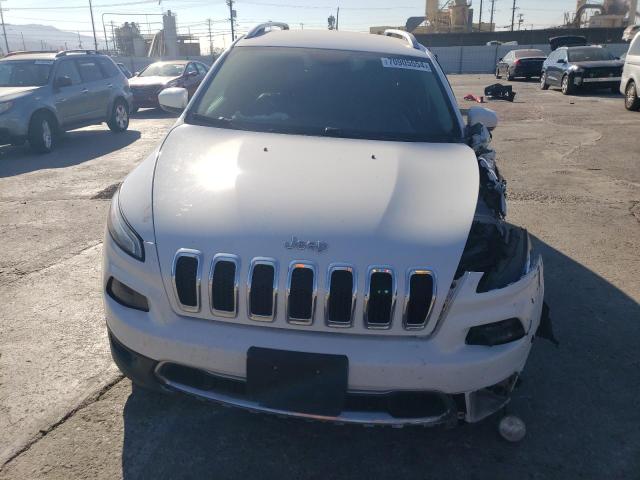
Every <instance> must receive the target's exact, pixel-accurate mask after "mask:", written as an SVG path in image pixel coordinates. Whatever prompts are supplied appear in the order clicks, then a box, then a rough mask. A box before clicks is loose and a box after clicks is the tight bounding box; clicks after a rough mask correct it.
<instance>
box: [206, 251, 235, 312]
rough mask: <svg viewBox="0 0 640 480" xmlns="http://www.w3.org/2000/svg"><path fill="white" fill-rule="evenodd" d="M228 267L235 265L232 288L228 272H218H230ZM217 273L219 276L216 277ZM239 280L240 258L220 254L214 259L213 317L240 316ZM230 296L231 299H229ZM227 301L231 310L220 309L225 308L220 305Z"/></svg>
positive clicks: (212, 273)
mask: <svg viewBox="0 0 640 480" xmlns="http://www.w3.org/2000/svg"><path fill="white" fill-rule="evenodd" d="M228 265H233V270H234V271H233V275H232V278H231V286H229V285H228V283H229V279H228V278H227V277H228V275H229V274H228V272H226V271H219V270H218V269H220V270H223V269H224V270H228V269H229V266H228ZM216 272H217V273H218V275H216ZM239 278H240V257H238V256H237V255H231V254H227V253H219V254H217V255H215V256H214V257H213V260H211V267H210V269H209V307H210V308H211V313H212V314H213V315H216V316H219V317H227V318H235V317H236V316H237V315H238V290H239ZM229 290H231V292H230V294H229V292H228V291H229ZM229 296H230V297H231V298H228V297H229ZM225 301H226V303H227V304H229V303H230V304H231V306H232V308H231V309H228V308H226V309H225V308H218V307H223V306H225V305H220V304H219V303H223V304H224V302H225Z"/></svg>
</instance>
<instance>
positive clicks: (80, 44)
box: [78, 32, 82, 50]
mask: <svg viewBox="0 0 640 480" xmlns="http://www.w3.org/2000/svg"><path fill="white" fill-rule="evenodd" d="M78 48H79V49H80V50H82V38H80V32H78Z"/></svg>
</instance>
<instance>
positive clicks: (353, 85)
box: [104, 23, 544, 425]
mask: <svg viewBox="0 0 640 480" xmlns="http://www.w3.org/2000/svg"><path fill="white" fill-rule="evenodd" d="M276 26H277V27H280V29H274V28H272V27H276ZM160 101H161V104H162V105H163V106H164V108H167V109H170V108H174V109H175V108H185V107H186V108H185V110H184V112H183V114H182V116H181V117H180V119H179V120H178V121H177V123H176V124H175V126H173V128H172V129H171V131H170V132H169V133H168V134H167V135H166V137H165V138H164V140H163V141H162V143H161V145H160V146H159V147H158V149H157V150H156V151H155V152H154V153H153V154H152V155H151V156H150V157H149V158H148V159H147V160H145V161H144V162H143V163H142V164H140V165H139V166H138V167H137V168H136V169H135V170H134V171H133V172H132V173H131V174H130V175H129V176H128V177H127V178H126V180H125V181H124V183H123V184H122V186H121V187H120V190H119V191H118V192H117V193H116V195H115V196H114V198H113V203H112V205H111V211H110V214H109V221H108V232H107V234H106V239H105V248H104V291H105V296H104V299H105V300H104V301H105V309H106V321H107V327H108V330H109V338H110V341H111V347H112V353H113V357H114V359H115V362H116V363H117V364H118V366H119V367H120V369H121V370H122V371H123V372H124V373H125V374H126V375H127V376H128V377H130V378H131V379H132V380H133V382H134V383H136V384H138V385H141V386H145V387H149V388H155V389H161V390H165V391H180V392H186V393H188V394H192V395H196V396H198V397H201V398H206V399H210V400H214V401H217V402H221V403H223V404H228V405H235V406H239V407H242V408H246V409H249V410H254V411H263V412H270V413H277V414H284V415H291V416H296V417H305V418H313V419H321V420H332V421H335V422H340V423H358V424H367V425H404V424H414V425H434V424H441V423H451V422H457V421H458V420H460V419H462V420H466V421H468V422H475V421H478V420H480V419H482V418H484V417H486V416H488V415H490V414H491V413H493V412H495V411H497V410H498V409H500V408H501V407H502V406H503V405H504V404H505V403H506V402H507V401H508V399H509V395H510V393H511V391H512V388H513V386H514V384H515V381H516V379H517V377H518V375H519V373H520V372H521V371H522V369H523V367H524V365H525V362H526V360H527V357H528V355H529V351H530V349H531V344H532V340H533V337H534V335H535V334H536V331H537V330H538V325H539V323H540V319H541V313H542V310H543V290H544V286H543V273H542V261H541V259H540V257H539V256H538V255H535V254H534V253H532V249H531V245H530V240H529V235H528V234H527V232H526V231H525V230H522V229H520V228H518V227H515V226H512V225H510V224H508V223H506V222H505V220H504V215H505V205H504V185H505V183H504V181H503V180H502V178H501V177H500V175H499V173H498V171H497V169H496V167H495V161H494V160H495V159H494V156H495V152H493V151H492V150H491V149H490V147H489V146H488V143H489V140H490V135H489V132H488V130H487V128H486V127H489V128H493V127H495V123H496V117H495V114H493V113H492V112H490V111H487V110H485V109H480V108H478V109H472V111H471V112H470V113H469V123H470V125H465V124H464V122H463V118H462V116H461V113H460V111H459V108H458V107H457V103H456V100H455V97H454V95H453V92H452V90H451V87H450V86H449V83H448V81H447V78H446V77H445V75H444V73H443V72H442V70H441V68H440V67H439V65H438V62H437V61H436V59H435V57H434V56H433V55H432V54H431V53H430V52H429V51H427V49H425V48H424V47H423V46H422V45H420V44H419V43H418V42H417V41H416V40H415V38H414V37H413V36H412V35H410V34H407V33H406V32H398V31H388V32H386V34H385V35H369V34H361V33H346V32H335V31H334V32H329V31H326V32H324V31H309V30H304V31H290V30H289V29H288V27H287V26H286V25H285V24H275V23H269V24H265V25H260V26H258V27H256V28H255V29H253V30H252V31H251V32H250V33H249V34H247V35H246V36H245V37H243V38H241V39H240V40H238V41H236V42H235V43H234V44H233V45H232V46H231V48H229V49H228V50H227V51H226V52H225V53H224V54H223V55H222V57H221V58H220V59H219V60H218V61H217V62H216V63H215V65H214V66H213V68H212V69H211V71H210V73H209V74H208V75H207V78H206V79H205V81H204V82H203V84H202V85H201V87H200V88H199V90H198V92H197V93H196V94H195V96H194V98H193V99H192V100H191V102H190V103H189V104H188V106H187V105H186V94H185V92H184V90H182V89H168V90H165V91H164V92H163V93H162V94H161V98H160ZM482 123H484V125H483V124H482Z"/></svg>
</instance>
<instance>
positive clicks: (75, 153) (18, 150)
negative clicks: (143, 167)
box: [0, 127, 140, 178]
mask: <svg viewBox="0 0 640 480" xmlns="http://www.w3.org/2000/svg"><path fill="white" fill-rule="evenodd" d="M105 128H106V127H105ZM139 138H140V132H138V131H136V130H127V131H125V132H122V133H117V134H116V133H112V132H111V131H110V130H108V129H105V130H77V131H71V132H67V133H65V134H64V135H63V136H62V137H60V138H59V139H58V143H57V145H56V149H55V150H54V151H53V152H51V153H47V154H43V155H35V154H34V153H33V152H32V151H31V150H30V149H29V146H28V144H25V145H23V146H19V147H14V146H4V147H0V178H2V177H13V176H15V175H21V174H23V173H29V172H33V171H36V170H43V169H50V168H65V167H70V166H73V165H79V164H81V163H83V162H87V161H89V160H93V159H94V158H98V157H102V156H103V155H107V154H109V153H112V152H115V151H116V150H120V149H121V148H124V147H126V146H128V145H131V144H132V143H133V142H135V141H136V140H138V139H139Z"/></svg>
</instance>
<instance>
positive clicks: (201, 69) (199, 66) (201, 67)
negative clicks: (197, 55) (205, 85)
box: [196, 63, 207, 75]
mask: <svg viewBox="0 0 640 480" xmlns="http://www.w3.org/2000/svg"><path fill="white" fill-rule="evenodd" d="M196 68H197V69H198V72H200V75H206V73H207V68H206V67H205V66H204V65H203V64H201V63H196Z"/></svg>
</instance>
